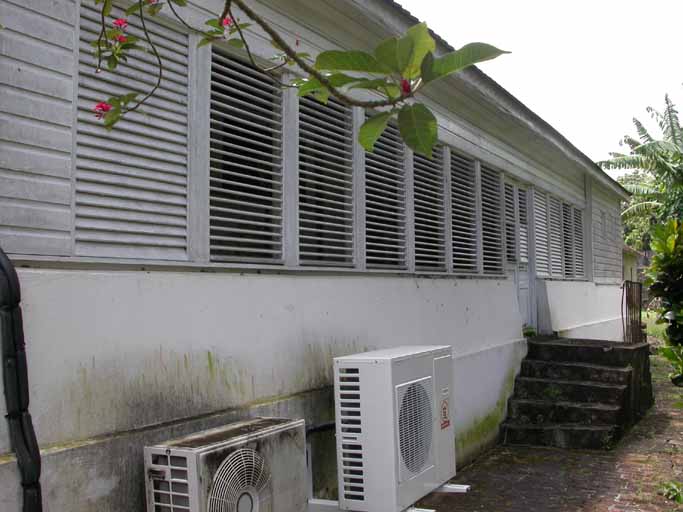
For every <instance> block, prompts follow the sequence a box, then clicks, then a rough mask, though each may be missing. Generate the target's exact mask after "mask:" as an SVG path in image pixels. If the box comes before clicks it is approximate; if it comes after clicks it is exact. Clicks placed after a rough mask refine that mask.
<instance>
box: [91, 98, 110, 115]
mask: <svg viewBox="0 0 683 512" xmlns="http://www.w3.org/2000/svg"><path fill="white" fill-rule="evenodd" d="M110 110H111V105H110V104H109V103H107V102H106V101H100V102H99V103H98V104H97V105H95V108H93V111H94V112H95V117H96V118H97V119H102V118H103V117H104V114H106V113H107V112H109V111H110Z"/></svg>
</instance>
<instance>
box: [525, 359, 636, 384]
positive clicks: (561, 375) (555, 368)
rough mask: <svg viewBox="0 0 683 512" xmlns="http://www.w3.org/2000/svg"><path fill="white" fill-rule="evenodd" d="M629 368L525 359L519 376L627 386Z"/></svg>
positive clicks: (629, 374) (629, 373) (629, 375)
mask: <svg viewBox="0 0 683 512" xmlns="http://www.w3.org/2000/svg"><path fill="white" fill-rule="evenodd" d="M631 373H632V370H631V369H630V368H620V367H615V366H605V365H599V364H591V363H568V362H559V363H558V362H555V361H543V360H537V359H525V360H524V361H522V369H521V372H520V375H522V376H523V377H534V378H539V379H559V380H579V381H591V382H603V383H605V384H628V383H629V379H630V378H631Z"/></svg>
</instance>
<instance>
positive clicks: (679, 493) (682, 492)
mask: <svg viewBox="0 0 683 512" xmlns="http://www.w3.org/2000/svg"><path fill="white" fill-rule="evenodd" d="M659 493H660V494H661V495H662V496H664V497H665V498H666V499H667V500H670V501H673V502H675V503H683V485H681V484H680V483H679V482H674V481H671V482H665V483H663V484H662V486H661V487H660V489H659Z"/></svg>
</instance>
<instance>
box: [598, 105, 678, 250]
mask: <svg viewBox="0 0 683 512" xmlns="http://www.w3.org/2000/svg"><path fill="white" fill-rule="evenodd" d="M647 111H648V113H649V114H650V115H651V116H652V118H653V119H654V120H655V121H656V122H657V124H658V125H659V128H660V130H661V138H660V139H658V138H656V137H654V136H653V135H651V134H650V133H649V132H648V130H647V129H646V128H645V126H644V125H643V123H641V122H640V121H639V120H638V119H633V124H634V126H635V128H636V132H637V134H638V136H637V137H631V136H628V135H627V136H625V137H624V139H623V141H622V144H624V145H626V146H628V148H629V150H630V152H629V153H612V158H611V159H610V160H607V161H604V162H599V164H600V165H601V166H602V167H603V168H604V169H619V170H629V171H631V172H629V173H628V174H626V175H624V176H622V177H621V178H619V182H620V183H621V184H622V185H623V186H624V188H626V189H627V190H628V191H629V192H631V193H632V194H633V195H632V197H631V199H630V200H629V201H628V202H627V203H626V204H625V205H624V208H623V210H622V217H623V221H624V235H625V241H626V243H627V244H628V245H630V246H631V247H634V248H636V249H640V250H646V249H649V244H650V237H651V230H652V227H653V226H655V225H656V224H659V223H661V222H663V221H664V220H665V219H669V218H677V219H679V220H683V128H682V127H681V123H680V119H679V117H678V111H677V110H676V106H675V105H674V103H673V102H672V101H671V98H669V96H668V95H666V96H665V98H664V110H663V111H662V112H659V111H657V110H655V109H653V108H652V107H648V109H647Z"/></svg>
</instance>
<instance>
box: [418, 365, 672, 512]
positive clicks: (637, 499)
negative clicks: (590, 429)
mask: <svg viewBox="0 0 683 512" xmlns="http://www.w3.org/2000/svg"><path fill="white" fill-rule="evenodd" d="M651 361H652V378H653V385H654V390H655V406H654V407H653V408H652V409H651V410H650V411H649V413H648V414H647V415H646V416H645V418H643V419H642V420H641V421H640V423H639V424H638V425H636V426H635V427H634V428H633V429H632V430H631V431H630V432H629V433H628V434H627V435H626V436H625V437H624V438H623V439H622V441H621V442H620V443H619V444H618V445H617V447H616V448H615V449H614V450H612V451H565V450H557V449H550V448H531V447H517V446H498V447H496V448H494V449H493V450H492V451H490V452H488V453H487V454H486V455H483V456H482V457H481V458H479V459H478V460H477V461H475V462H474V463H473V464H471V465H469V466H468V467H466V468H463V469H462V470H461V471H459V472H458V475H457V476H456V478H455V479H454V480H453V483H460V484H469V485H471V486H472V489H471V491H470V492H469V493H468V494H444V493H433V494H431V495H429V496H427V497H426V498H425V499H424V500H422V501H421V502H420V503H419V504H418V506H419V507H423V508H431V509H436V510H437V511H438V512H474V511H479V510H485V511H488V512H660V511H666V512H670V511H683V505H676V504H675V503H673V502H672V501H669V500H667V499H665V498H664V497H663V496H661V495H660V494H659V493H658V491H659V489H660V487H661V485H662V484H663V483H664V482H667V481H670V480H675V481H677V482H683V409H678V408H676V407H675V406H674V404H675V403H676V402H680V401H683V389H678V388H675V387H674V386H673V385H672V384H671V383H670V381H669V379H668V377H667V372H668V367H667V365H666V363H665V362H664V361H663V360H662V359H659V358H657V357H653V358H651Z"/></svg>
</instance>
